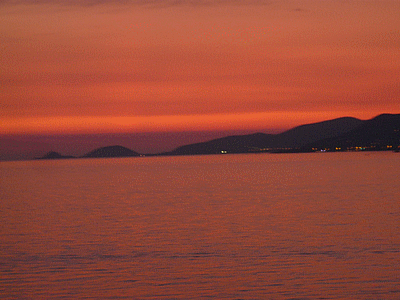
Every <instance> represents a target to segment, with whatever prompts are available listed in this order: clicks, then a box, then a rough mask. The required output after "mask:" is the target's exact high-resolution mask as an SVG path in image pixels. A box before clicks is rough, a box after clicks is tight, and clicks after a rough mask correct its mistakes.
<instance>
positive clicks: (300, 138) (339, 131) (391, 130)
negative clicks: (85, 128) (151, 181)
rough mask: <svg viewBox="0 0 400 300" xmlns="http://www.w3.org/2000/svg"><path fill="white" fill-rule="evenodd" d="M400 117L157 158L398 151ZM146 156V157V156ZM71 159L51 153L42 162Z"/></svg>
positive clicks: (335, 123) (256, 137) (235, 139)
mask: <svg viewBox="0 0 400 300" xmlns="http://www.w3.org/2000/svg"><path fill="white" fill-rule="evenodd" d="M399 145H400V114H382V115H379V116H377V117H375V118H372V119H370V120H366V121H363V120H359V119H356V118H351V117H343V118H338V119H333V120H328V121H323V122H318V123H312V124H305V125H300V126H297V127H294V128H292V129H290V130H287V131H285V132H283V133H280V134H265V133H254V134H247V135H234V136H227V137H224V138H219V139H214V140H210V141H206V142H201V143H195V144H189V145H184V146H180V147H178V148H176V149H174V150H172V151H170V152H164V153H159V154H152V155H146V156H157V155H197V154H221V153H257V152H311V151H320V150H323V151H348V150H350V151H351V150H371V151H373V150H398V149H399ZM144 155H145V154H144ZM135 156H142V154H140V153H138V152H136V151H133V150H131V149H129V148H126V147H123V146H119V145H116V146H107V147H102V148H97V149H95V150H93V151H90V152H89V153H87V154H85V155H83V156H82V157H83V158H94V157H135ZM59 158H72V157H71V156H63V155H61V154H59V153H57V152H49V153H47V154H46V155H45V156H43V157H41V159H59Z"/></svg>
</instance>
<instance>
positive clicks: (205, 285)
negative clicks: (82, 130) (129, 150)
mask: <svg viewBox="0 0 400 300" xmlns="http://www.w3.org/2000/svg"><path fill="white" fill-rule="evenodd" d="M0 298H1V299H400V154H398V153H392V152H385V153H372V152H371V153H314V154H279V155H274V154H258V155H257V154H254V155H215V156H187V157H148V158H123V159H76V160H54V161H23V162H1V163H0Z"/></svg>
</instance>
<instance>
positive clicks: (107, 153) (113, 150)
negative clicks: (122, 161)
mask: <svg viewBox="0 0 400 300" xmlns="http://www.w3.org/2000/svg"><path fill="white" fill-rule="evenodd" d="M130 156H140V154H139V153H137V152H135V151H133V150H131V149H128V148H125V147H122V146H118V145H117V146H108V147H103V148H98V149H95V150H93V151H91V152H89V153H87V154H85V155H84V156H83V157H130Z"/></svg>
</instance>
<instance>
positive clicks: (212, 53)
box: [0, 0, 400, 134]
mask: <svg viewBox="0 0 400 300" xmlns="http://www.w3.org/2000/svg"><path fill="white" fill-rule="evenodd" d="M399 16H400V1H396V0H379V1H372V0H371V1H368V0H365V1H362V0H348V1H342V0H304V1H302V0H298V1H294V0H287V1H284V0H281V1H278V0H277V1H274V0H265V1H263V0H249V1H229V0H227V1H221V0H220V1H206V0H197V1H196V0H192V1H185V0H181V1H168V0H153V1H141V0H125V1H124V0H120V1H107V0H97V1H96V0H93V1H72V0H58V1H56V0H52V1H45V0H43V1H41V0H35V1H33V0H30V1H27V0H25V1H24V0H20V1H18V0H15V1H13V0H8V1H7V0H6V1H4V0H3V1H1V0H0V49H1V50H0V52H1V55H0V66H1V67H0V87H1V88H0V103H1V107H0V134H24V133H35V134H36V133H60V134H69V133H96V132H168V131H191V130H192V131H202V130H239V129H254V130H269V129H271V130H272V129H275V130H276V129H288V128H290V127H293V126H296V125H300V124H304V123H311V122H317V121H322V120H326V119H331V118H336V117H341V116H353V117H358V118H362V119H368V118H371V117H374V116H375V115H378V114H380V113H399V112H400V105H399V103H400V102H399V99H400V81H399V78H400V18H399Z"/></svg>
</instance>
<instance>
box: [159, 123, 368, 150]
mask: <svg viewBox="0 0 400 300" xmlns="http://www.w3.org/2000/svg"><path fill="white" fill-rule="evenodd" d="M363 122H364V121H362V120H359V119H356V118H350V117H344V118H338V119H334V120H329V121H324V122H319V123H313V124H306V125H301V126H298V127H295V128H293V129H290V130H288V131H285V132H283V133H281V134H276V135H274V134H264V133H255V134H250V135H237V136H228V137H225V138H220V139H215V140H211V141H208V142H203V143H196V144H190V145H185V146H181V147H178V148H176V149H175V150H173V151H171V152H168V153H164V154H167V155H193V154H218V153H225V151H226V153H248V152H258V151H274V150H275V151H276V150H281V149H282V148H290V149H291V150H294V149H300V148H301V147H302V146H304V145H307V144H309V143H311V142H316V141H319V140H322V139H325V138H330V137H335V136H338V135H340V134H343V133H345V132H348V131H351V130H353V129H355V128H356V127H358V126H360V125H361V124H363Z"/></svg>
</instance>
